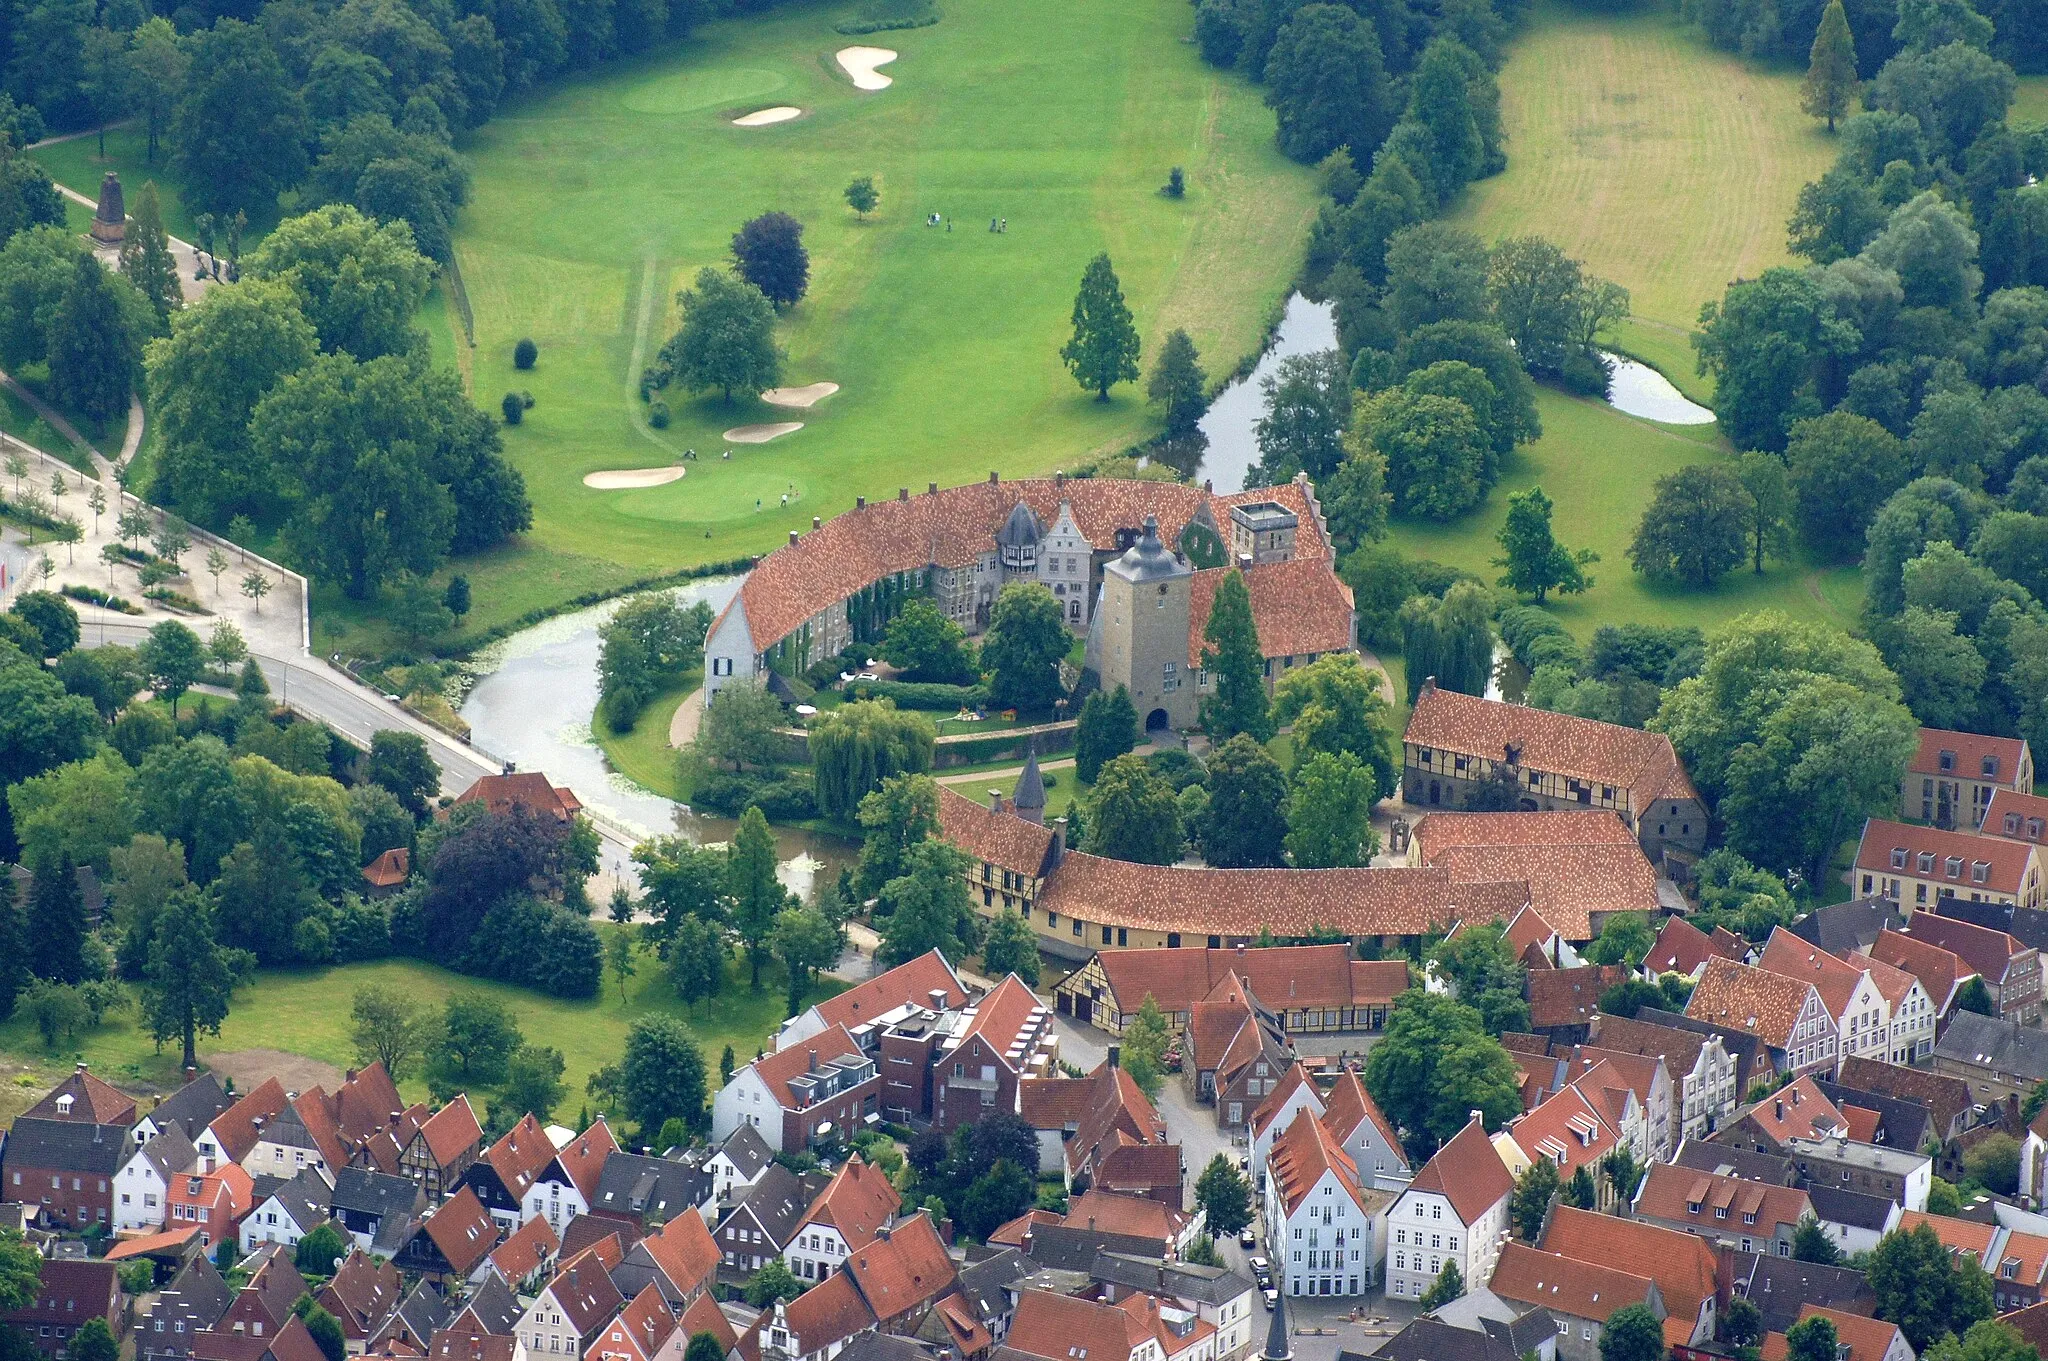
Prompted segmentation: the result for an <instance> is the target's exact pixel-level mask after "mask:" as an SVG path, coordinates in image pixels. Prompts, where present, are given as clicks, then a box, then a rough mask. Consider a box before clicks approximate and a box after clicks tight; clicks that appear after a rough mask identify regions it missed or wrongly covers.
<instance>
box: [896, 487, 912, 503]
mask: <svg viewBox="0 0 2048 1361" xmlns="http://www.w3.org/2000/svg"><path fill="white" fill-rule="evenodd" d="M896 499H897V500H898V501H908V500H909V499H910V488H908V487H898V488H897V489H896Z"/></svg>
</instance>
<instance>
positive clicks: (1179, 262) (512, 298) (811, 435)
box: [450, 0, 1316, 627]
mask: <svg viewBox="0 0 2048 1361" xmlns="http://www.w3.org/2000/svg"><path fill="white" fill-rule="evenodd" d="M850 12H851V11H850V9H849V8H848V7H846V6H844V5H840V6H834V5H820V4H798V5H793V6H791V7H789V8H786V9H783V10H778V11H775V12H773V13H768V14H760V15H754V16H750V17H747V18H743V19H733V20H725V21H721V22H718V23H715V24H711V25H709V26H707V27H705V28H704V29H702V30H700V31H699V32H698V33H696V34H694V35H692V37H691V38H690V39H689V40H688V41H687V42H684V43H681V44H678V45H676V46H675V47H673V48H672V49H669V50H667V51H664V52H663V53H660V54H657V55H655V56H652V57H649V58H646V59H643V60H639V61H635V62H630V63H626V64H623V65H621V66H619V67H615V68H612V69H609V70H607V71H606V72H604V73H601V74H599V75H596V76H593V77H589V78H584V79H580V80H577V81H575V82H573V83H570V84H566V85H564V86H561V87H558V88H556V89H554V90H552V91H549V92H546V93H544V94H542V95H540V96H538V97H536V98H534V99H532V100H530V101H528V102H525V103H523V104H520V105H517V106H515V107H512V108H508V109H505V110H502V111H501V112H500V113H499V115H498V117H496V118H495V119H493V120H492V121H491V122H490V123H489V124H488V125H486V126H485V127H484V128H483V129H481V130H480V131H479V133H478V134H477V136H476V138H475V142H474V145H473V146H471V147H470V148H469V154H470V156H471V158H472V161H473V163H474V166H475V171H476V178H475V192H474V194H473V196H472V198H471V201H470V205H469V206H468V207H467V208H466V209H464V211H463V214H462V220H461V224H460V230H459V232H458V236H457V247H456V248H457V255H458V260H459V263H460V265H461V272H462V277H463V281H464V284H465V287H466V291H467V294H468V298H469V301H470V304H471V307H472V309H473V312H474V315H475V318H476V330H477V349H476V350H475V351H474V353H473V354H472V355H469V356H466V358H468V359H469V360H470V363H469V365H468V367H469V369H470V371H471V372H472V374H473V382H474V392H475V396H476V399H477V401H478V403H479V404H480V405H482V406H483V407H484V408H485V409H486V410H489V411H496V410H497V409H498V407H499V404H500V399H501V398H502V396H503V394H504V393H505V392H506V391H508V390H523V391H526V392H530V393H531V394H532V395H533V397H534V405H533V407H532V408H531V409H530V410H529V411H528V412H527V413H526V416H525V420H524V421H523V423H522V424H520V425H519V426H517V427H515V428H511V429H508V430H507V431H506V444H507V447H508V450H509V452H510V455H511V457H512V458H513V459H514V461H515V462H516V463H517V464H518V466H519V467H520V468H521V469H522V471H523V472H524V473H525V475H526V479H527V484H528V487H529V489H530V491H531V493H532V496H533V501H534V527H533V531H532V533H531V534H530V535H529V536H528V537H527V540H526V545H527V551H525V552H514V553H510V554H501V555H494V560H493V561H491V562H489V563H487V564H484V565H482V566H481V569H480V570H474V571H472V573H471V575H472V579H473V580H475V581H476V582H477V585H478V594H479V602H478V603H479V609H478V614H477V616H475V617H473V618H472V619H471V620H470V621H468V622H469V623H470V625H471V626H472V627H475V626H477V625H479V624H487V623H489V622H490V617H491V616H493V615H500V614H501V613H502V611H503V607H504V606H505V605H510V604H514V603H516V604H517V607H518V608H520V609H524V608H530V607H531V606H532V605H534V604H536V603H540V602H539V601H538V600H536V599H535V596H536V595H541V596H544V595H545V594H546V589H545V588H540V589H539V590H536V586H535V583H534V582H532V581H530V580H528V581H521V582H518V583H517V584H515V583H514V582H513V581H510V580H506V579H504V575H503V574H508V573H510V574H519V573H522V572H523V571H525V570H528V569H540V570H541V571H543V572H545V571H547V570H549V569H551V568H552V569H559V568H560V566H561V565H562V562H563V560H564V559H567V558H582V559H586V560H587V559H598V560H602V561H603V562H604V563H605V564H607V565H610V566H612V567H613V568H614V569H616V570H621V571H623V572H625V573H626V574H627V575H631V576H639V575H645V574H647V573H650V572H659V571H666V570H673V569H676V568H681V567H685V566H688V565H690V564H693V563H696V562H702V561H709V560H722V559H726V558H730V557H733V556H735V555H738V554H742V553H750V552H761V551H765V550H767V549H770V548H773V547H774V546H775V545H776V544H778V543H780V542H783V541H784V540H785V538H786V535H787V532H788V531H789V530H791V529H799V528H803V529H807V528H809V526H810V521H811V517H812V516H813V515H821V516H830V515H834V514H837V513H838V512H840V511H842V510H845V509H847V508H849V507H850V506H852V504H853V502H854V498H855V497H856V496H858V495H865V496H869V497H881V496H893V495H895V494H896V491H897V489H898V488H899V487H914V488H916V489H918V490H922V489H923V488H924V486H925V484H926V483H927V482H931V481H936V482H939V483H941V484H952V483H958V482H962V481H969V480H975V479H979V478H983V477H986V476H987V475H988V474H989V473H990V472H991V471H999V472H1001V473H1002V474H1004V475H1006V476H1008V475H1021V474H1025V473H1043V472H1048V471H1051V470H1052V469H1054V468H1058V467H1062V466H1071V465H1073V464H1074V463H1076V462H1078V461H1079V460H1080V459H1081V458H1082V457H1084V456H1085V455H1087V454H1089V453H1091V452H1094V451H1097V450H1113V449H1120V448H1123V447H1125V446H1127V445H1129V444H1131V443H1133V442H1135V441H1137V440H1139V439H1142V438H1145V437H1146V436H1148V435H1149V434H1150V433H1152V431H1153V430H1154V429H1156V427H1157V414H1156V413H1155V412H1152V411H1150V410H1148V409H1147V408H1146V406H1145V405H1144V401H1143V397H1142V395H1141V393H1140V392H1139V391H1138V390H1137V388H1136V386H1125V387H1122V388H1120V389H1118V390H1117V391H1116V392H1115V393H1114V394H1113V396H1112V400H1110V401H1109V402H1107V403H1102V402H1097V401H1096V400H1094V397H1093V395H1092V394H1090V393H1087V392H1084V391H1083V390H1082V389H1081V388H1080V387H1079V386H1077V385H1076V384H1075V382H1074V380H1073V379H1072V377H1071V376H1070V375H1068V373H1067V372H1066V371H1065V369H1064V368H1063V367H1062V366H1061V364H1060V360H1059V349H1060V346H1061V345H1062V344H1064V343H1065V341H1066V339H1067V335H1068V332H1069V329H1070V313H1071V311H1072V307H1073V298H1074V292H1075V289H1076V286H1077V285H1078V283H1079V281H1080V277H1081V271H1082V269H1083V267H1084V266H1086V264H1087V263H1088V261H1089V259H1090V258H1091V257H1092V256H1094V255H1095V254H1096V253H1097V252H1099V251H1107V252H1108V253H1109V255H1110V257H1111V259H1112V260H1113V261H1114V263H1115V265H1116V268H1117V272H1118V274H1119V276H1120V277H1121V279H1122V282H1123V288H1124V293H1125V297H1126V299H1127V300H1128V302H1129V305H1130V307H1131V309H1132V311H1133V313H1134V314H1135V316H1136V319H1137V324H1138V328H1139V331H1140V333H1141V335H1142V336H1143V338H1144V345H1145V362H1147V363H1148V364H1149V362H1150V359H1151V356H1152V355H1153V354H1155V353H1156V352H1157V350H1158V348H1159V346H1160V344H1161V343H1162V342H1163V340H1164V338H1165V336H1166V334H1167V332H1168V331H1170V330H1172V329H1173V328H1175V327H1185V328H1186V329H1187V330H1188V331H1189V333H1190V334H1191V335H1192V336H1193V337H1194V338H1195V341H1196V344H1197V345H1198V346H1199V347H1200V349H1201V351H1202V354H1203V358H1204V362H1205V363H1206V365H1207V367H1208V369H1209V370H1210V372H1211V373H1212V374H1218V373H1221V372H1224V371H1228V370H1229V369H1231V368H1232V367H1234V366H1235V364H1236V363H1237V362H1238V360H1239V358H1240V357H1241V356H1243V355H1245V354H1246V353H1248V352H1250V351H1251V350H1253V349H1254V348H1256V346H1257V344H1258V342H1259V337H1260V334H1261V331H1262V328H1263V326H1264V323H1265V321H1266V320H1267V318H1268V317H1269V316H1270V315H1272V313H1273V312H1274V311H1275V309H1276V307H1277V304H1278V303H1279V302H1280V300H1281V299H1282V297H1283V295H1284V293H1285V291H1286V289H1287V285H1288V282H1289V280H1290V279H1291V278H1292V276H1293V274H1294V271H1295V268H1296V266H1297V264H1298V262H1299V253H1300V249H1301V243H1302V241H1303V240H1304V239H1305V235H1306V228H1307V226H1308V223H1309V221H1310V219H1311V218H1312V217H1313V215H1314V212H1315V204H1316V195H1315V188H1314V181H1313V176H1312V174H1311V173H1310V172H1309V171H1308V170H1306V169H1305V168H1303V167H1300V166H1296V165H1293V164H1290V163H1289V162H1287V161H1286V160H1285V159H1284V158H1282V157H1281V156H1280V154H1279V153H1278V151H1277V150H1276V149H1275V148H1274V146H1273V115H1272V113H1271V112H1270V111H1269V110H1268V109H1267V108H1266V107H1265V106H1264V104H1263V103H1262V102H1261V99H1260V95H1259V92H1258V91H1257V90H1256V89H1255V88H1253V87H1251V86H1249V85H1247V84H1245V83H1244V82H1243V81H1242V80H1240V79H1239V78H1237V77H1236V76H1232V75H1227V74H1220V73H1218V72H1215V71H1213V70H1210V69H1208V68H1206V67H1204V66H1203V65H1202V64H1201V62H1200V60H1199V59H1198V57H1197V56H1196V53H1195V50H1194V48H1193V47H1192V45H1190V44H1189V43H1187V42H1186V41H1184V39H1185V37H1186V35H1187V33H1188V30H1189V13H1188V7H1187V5H1186V3H1185V0H1130V3H1125V4H1119V5H1115V6H1107V5H1103V6H1097V5H1074V4H1071V3H1063V2H1062V0H959V3H957V4H948V5H947V6H946V7H945V11H944V18H943V20H942V21H941V22H940V23H938V24H937V25H935V26H931V27H926V28H918V29H910V30H899V31H888V32H882V33H877V34H871V35H865V36H862V37H858V38H847V37H845V36H843V35H841V34H838V33H836V32H834V31H833V24H834V23H835V22H836V21H839V20H841V19H844V18H845V17H847V15H848V14H849V13H850ZM857 45H858V46H882V47H887V48H889V49H891V50H893V51H895V52H897V53H898V54H899V55H898V56H897V58H896V60H895V61H893V62H890V63H889V64H887V65H886V66H884V67H883V68H882V74H883V75H886V76H888V77H889V78H890V80H891V84H890V85H889V87H888V88H887V89H883V90H877V91H862V90H859V89H857V88H856V87H855V86H854V84H853V82H852V80H851V79H850V78H849V77H848V75H847V73H846V72H845V71H844V70H843V69H842V68H841V67H840V66H839V65H838V63H837V62H836V61H835V53H837V52H838V51H839V50H840V49H842V48H845V47H849V46H857ZM770 106H791V107H795V108H798V109H801V110H802V116H801V117H798V118H794V119H792V120H790V121H787V122H782V123H776V124H771V125H766V126H761V127H753V128H742V127H736V126H734V125H733V122H732V120H733V119H735V118H738V117H740V116H741V115H743V114H746V113H750V112H753V111H756V110H758V109H761V108H764V107H770ZM1174 166H1180V167H1183V168H1184V170H1185V172H1186V175H1187V184H1188V190H1187V195H1186V197H1185V198H1182V199H1178V200H1176V199H1170V198H1168V197H1166V196H1165V195H1164V194H1163V193H1162V192H1161V190H1160V186H1162V185H1163V184H1164V183H1165V182H1166V178H1167V172H1168V171H1169V170H1170V169H1171V168H1172V167H1174ZM860 175H872V176H873V177H874V179H875V183H876V186H877V188H878V189H879V190H880V193H881V198H882V201H881V207H880V208H879V210H878V211H876V212H873V213H870V214H869V215H868V217H867V219H866V220H865V221H863V220H861V219H859V218H858V217H857V216H856V215H855V213H854V212H853V210H852V209H851V208H849V207H848V206H847V204H846V201H845V198H844V190H845V188H846V185H847V183H848V182H849V181H850V180H852V179H854V178H855V177H856V176H860ZM771 209H779V210H782V211H785V212H788V213H791V214H793V215H794V216H795V217H797V218H798V219H799V220H800V221H802V222H803V223H804V226H805V233H804V241H805V245H806V246H807V247H808V248H809V250H810V256H811V287H810V293H809V295H808V296H807V297H806V298H805V299H804V300H803V301H802V302H801V303H799V304H798V305H797V306H795V307H794V308H792V309H790V310H789V311H788V312H787V313H785V314H784V316H783V317H782V319H781V321H780V324H779V326H778V340H779V342H780V343H781V344H782V346H783V347H784V348H785V350H786V353H787V362H786V364H785V369H784V379H783V381H784V383H785V384H786V385H789V386H800V385H805V384H811V383H819V382H830V383H837V384H839V391H838V392H837V393H835V394H833V395H831V396H829V397H826V398H824V399H823V400H821V401H819V402H818V403H817V404H816V405H814V406H812V407H810V408H809V409H806V410H796V411H792V410H790V409H788V408H784V407H775V406H770V405H767V404H765V403H760V402H755V401H736V402H734V403H732V404H730V405H728V404H727V403H725V402H723V401H722V400H720V399H719V398H718V397H717V396H716V395H715V394H714V395H707V396H702V397H697V396H692V395H690V394H686V393H682V392H678V391H675V390H673V389H671V390H670V391H669V392H668V393H667V394H666V400H667V402H668V405H669V408H670V410H671V413H672V420H671V422H670V424H669V425H668V427H667V428H666V429H661V430H656V429H653V428H651V427H650V426H649V424H648V422H647V415H648V410H649V408H648V407H647V406H645V405H644V404H643V403H642V402H641V401H640V399H639V396H638V392H637V385H638V376H639V374H640V372H641V369H642V368H643V367H644V366H645V365H646V364H647V363H649V362H650V361H651V359H652V357H653V356H654V354H655V353H656V351H657V350H658V349H659V347H660V345H661V343H662V342H663V340H665V339H666V338H667V337H668V336H669V335H670V334H671V333H672V332H673V331H674V329H675V327H676V324H677V317H676V309H675V302H674V298H675V294H676V293H677V291H678V290H679V289H681V288H684V287H687V286H688V285H689V283H690V281H691V279H692V278H694V276H695V275H696V273H697V271H698V270H699V269H701V268H703V267H704V266H707V265H712V266H722V265H724V264H725V263H726V262H727V260H728V256H729V243H730V240H731V237H732V234H733V232H734V231H736V230H737V229H738V227H739V226H740V224H741V223H742V222H744V221H745V220H746V219H747V218H749V217H751V216H753V215H755V214H757V213H761V212H765V211H768V210H771ZM933 213H938V214H940V215H942V216H943V217H944V218H946V219H949V220H950V226H945V225H942V226H928V225H926V222H927V219H928V218H929V217H930V215H931V214H933ZM991 219H998V220H1000V219H1007V221H1008V228H1007V230H1006V231H1003V232H1001V233H995V232H991V231H990V230H989V224H990V221H991ZM451 315H452V309H451ZM450 324H453V323H452V321H451V323H450ZM524 336H530V337H532V338H533V339H534V341H535V342H536V343H537V344H538V346H539V348H540V359H539V363H538V364H537V365H536V367H534V368H533V369H532V370H530V371H526V372H521V371H518V370H515V369H514V367H513V365H512V351H513V346H514V343H515V342H516V341H517V340H519V339H520V338H521V337H524ZM790 420H801V421H802V422H803V428H802V429H800V430H797V431H795V432H794V433H790V434H784V435H782V436H780V437H778V438H775V439H773V440H771V441H769V442H767V443H760V444H740V443H728V442H726V441H724V440H722V438H721V435H722V434H723V432H724V431H726V430H728V429H731V428H733V427H736V426H741V425H753V424H763V423H768V422H773V421H790ZM686 450H694V451H695V453H696V459H695V461H692V462H688V463H686V464H685V466H686V468H687V475H686V476H684V477H683V478H681V479H680V480H677V481H672V482H669V483H667V484H666V485H662V486H656V487H646V488H634V489H627V490H597V489H593V488H590V487H588V486H586V485H585V484H584V481H583V478H584V475H585V474H587V473H591V472H597V471H603V470H610V469H621V468H640V467H659V466H663V465H668V464H671V463H675V462H678V461H680V460H682V459H683V458H684V452H685V451H686ZM727 450H730V451H731V457H730V459H729V460H728V459H725V458H723V457H721V455H722V454H723V453H724V452H725V451H727ZM785 495H787V496H789V497H790V504H789V505H788V506H787V508H785V507H784V505H783V497H784V496H785ZM757 506H758V509H757ZM534 550H539V553H538V554H537V553H536V552H535V551H534ZM543 555H544V558H545V560H546V564H545V566H544V565H543ZM593 565H595V564H593ZM601 574H602V573H600V575H601ZM494 584H495V585H499V586H502V588H503V591H502V597H501V599H500V600H498V601H494V600H493V599H492V596H493V594H494V591H493V586H494Z"/></svg>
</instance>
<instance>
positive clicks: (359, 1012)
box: [349, 983, 434, 1082]
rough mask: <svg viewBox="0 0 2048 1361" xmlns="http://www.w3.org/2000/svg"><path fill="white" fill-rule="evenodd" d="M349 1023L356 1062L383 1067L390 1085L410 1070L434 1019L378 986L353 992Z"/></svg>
mask: <svg viewBox="0 0 2048 1361" xmlns="http://www.w3.org/2000/svg"><path fill="white" fill-rule="evenodd" d="M349 1022H350V1029H349V1035H350V1039H351V1040H352V1042H353V1043H354V1045H355V1051H356V1061H357V1062H359V1063H364V1064H369V1063H381V1064H383V1065H384V1071H385V1072H387V1073H389V1074H390V1075H391V1080H392V1081H393V1082H398V1081H400V1080H402V1079H403V1078H404V1077H405V1075H406V1074H407V1073H408V1072H410V1071H411V1068H412V1063H413V1060H414V1059H416V1058H417V1057H419V1055H420V1053H421V1051H422V1050H424V1049H425V1048H426V1046H427V1042H428V1040H429V1038H430V1037H431V1036H432V1034H433V1028H434V1027H433V1018H432V1017H430V1016H429V1015H428V1014H427V1012H426V1010H425V1009H424V1008H423V1007H422V1006H421V1005H420V1004H419V1003H418V1002H416V1001H414V1000H413V999H412V998H410V997H408V996H406V995H405V994H404V993H402V992H400V991H398V990H397V989H396V988H387V987H385V986H383V985H382V984H378V983H370V984H366V985H364V986H363V987H360V988H357V989H356V994H355V1000H354V1002H353V1003H351V1004H350V1006H349Z"/></svg>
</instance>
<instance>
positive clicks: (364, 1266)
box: [314, 1248, 403, 1356]
mask: <svg viewBox="0 0 2048 1361" xmlns="http://www.w3.org/2000/svg"><path fill="white" fill-rule="evenodd" d="M402 1289H403V1286H402V1284H401V1282H400V1281H399V1279H398V1268H397V1267H395V1266H393V1265H391V1263H390V1262H389V1261H385V1260H383V1259H380V1258H376V1257H372V1256H371V1255H370V1254H369V1253H367V1252H364V1251H363V1250H362V1249H361V1248H351V1249H350V1250H349V1254H348V1256H347V1257H344V1258H343V1259H342V1261H341V1265H340V1266H338V1267H336V1268H335V1271H334V1275H333V1276H332V1277H330V1278H329V1279H328V1282H327V1284H325V1285H323V1286H321V1287H320V1293H319V1294H318V1295H317V1296H315V1297H314V1298H315V1299H316V1300H318V1302H319V1304H320V1307H321V1308H322V1309H325V1310H326V1311H327V1312H328V1313H330V1314H332V1315H334V1319H335V1322H337V1323H339V1324H340V1325H341V1338H342V1343H343V1345H344V1346H345V1347H346V1348H347V1350H348V1354H349V1355H350V1356H361V1355H362V1354H363V1352H364V1350H365V1349H366V1348H367V1347H368V1346H369V1342H370V1334H371V1333H373V1332H375V1331H376V1328H377V1325H378V1324H380V1323H382V1322H383V1321H384V1320H385V1319H387V1318H389V1317H390V1316H391V1314H392V1312H393V1311H394V1310H396V1309H397V1308H398V1302H399V1300H400V1299H401V1298H402V1296H401V1294H400V1291H401V1290H402Z"/></svg>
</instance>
